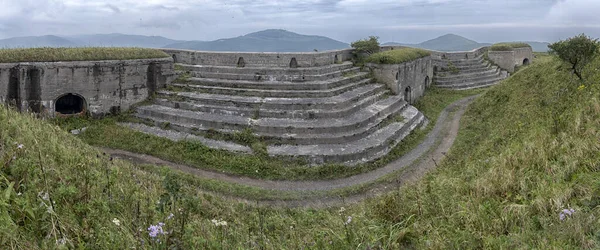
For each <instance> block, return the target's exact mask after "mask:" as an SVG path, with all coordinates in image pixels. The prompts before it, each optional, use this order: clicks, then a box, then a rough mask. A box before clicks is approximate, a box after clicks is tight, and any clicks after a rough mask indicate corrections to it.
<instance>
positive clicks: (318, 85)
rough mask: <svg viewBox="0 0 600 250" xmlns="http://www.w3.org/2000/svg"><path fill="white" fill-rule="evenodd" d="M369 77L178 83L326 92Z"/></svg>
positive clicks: (350, 76)
mask: <svg viewBox="0 0 600 250" xmlns="http://www.w3.org/2000/svg"><path fill="white" fill-rule="evenodd" d="M368 76H369V73H367V72H358V71H357V72H352V73H349V74H345V75H339V76H337V77H334V78H331V79H327V80H321V81H310V82H289V81H287V82H286V81H245V80H229V79H215V78H196V77H193V78H190V79H189V80H188V81H187V82H186V83H176V84H178V85H181V84H185V85H190V86H192V87H195V86H196V85H199V86H205V87H220V88H240V89H258V90H326V89H332V88H336V87H340V86H342V85H347V84H350V83H352V82H356V81H360V80H364V79H366V78H367V77H368ZM175 86H177V85H175Z"/></svg>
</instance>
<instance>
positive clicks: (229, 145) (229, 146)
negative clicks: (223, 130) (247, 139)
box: [119, 123, 252, 154]
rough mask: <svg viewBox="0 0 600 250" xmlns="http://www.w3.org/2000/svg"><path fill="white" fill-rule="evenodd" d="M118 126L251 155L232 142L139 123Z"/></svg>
mask: <svg viewBox="0 0 600 250" xmlns="http://www.w3.org/2000/svg"><path fill="white" fill-rule="evenodd" d="M119 125H121V126H124V127H127V128H131V129H133V130H137V131H139V132H142V133H144V134H149V135H156V136H159V137H163V138H168V139H169V140H172V141H186V140H189V141H199V142H201V143H202V144H203V145H204V146H207V147H209V148H213V149H223V150H228V151H233V152H240V153H247V154H251V153H252V149H250V147H248V146H244V145H240V144H237V143H233V142H226V141H217V140H212V139H208V138H204V137H202V136H197V135H193V134H188V133H183V132H179V131H174V130H165V129H160V128H157V127H151V126H147V125H144V124H141V123H119Z"/></svg>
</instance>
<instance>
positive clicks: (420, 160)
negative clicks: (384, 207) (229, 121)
mask: <svg viewBox="0 0 600 250" xmlns="http://www.w3.org/2000/svg"><path fill="white" fill-rule="evenodd" d="M476 97H477V96H471V97H467V98H464V99H462V100H459V101H456V102H454V103H452V104H450V105H449V106H448V107H446V108H445V109H444V110H443V111H442V112H441V114H440V116H439V117H438V120H437V122H436V124H435V126H434V128H433V129H432V131H431V132H430V133H429V134H428V135H427V137H426V138H425V140H424V141H423V142H422V143H421V144H419V145H418V146H417V147H415V148H414V149H413V150H411V151H410V152H408V153H407V154H405V155H404V156H402V157H400V158H399V159H397V160H395V161H393V162H392V163H389V164H388V165H386V166H385V167H382V168H379V169H376V170H373V171H371V172H367V173H363V174H358V175H355V176H351V177H347V178H342V179H335V180H323V181H320V180H317V181H270V180H259V179H252V178H248V177H239V176H232V175H227V174H223V173H217V172H213V171H207V170H201V169H197V168H194V167H190V166H185V165H181V164H176V163H172V162H168V161H164V160H161V159H158V158H156V157H153V156H149V155H143V154H137V153H132V152H128V151H123V150H116V149H106V148H103V149H102V150H104V151H105V152H106V153H108V154H110V155H112V156H113V157H117V158H123V159H126V160H130V161H132V162H135V163H141V164H154V165H164V166H169V167H171V168H173V169H176V170H180V171H183V172H186V173H190V174H193V175H197V176H200V177H203V178H210V179H216V180H220V181H225V182H230V183H236V184H241V185H246V186H253V187H259V188H263V189H270V190H280V191H327V190H333V189H340V188H346V187H352V186H356V185H360V184H364V183H370V182H374V181H376V180H378V179H380V178H382V177H384V176H386V175H389V174H392V173H395V172H397V171H400V170H402V171H401V173H400V174H399V176H398V177H397V178H396V181H395V183H394V185H393V186H399V185H403V184H405V183H407V182H412V181H415V180H417V179H419V178H420V177H421V176H423V175H424V174H425V173H426V172H427V171H429V170H431V169H434V168H435V167H436V165H437V163H438V162H440V161H441V160H443V158H444V156H445V154H446V152H447V151H448V150H449V149H450V147H451V146H452V144H453V143H454V140H455V139H456V136H457V134H458V129H459V127H460V118H461V117H462V115H463V114H464V112H465V110H466V107H467V106H468V105H469V104H470V103H471V102H472V101H473V100H474V99H475V98H476ZM455 111H456V112H455ZM452 113H453V116H452V117H450V119H448V116H449V115H450V114H452ZM434 146H435V148H433V147H434ZM432 148H433V149H432ZM388 186H390V183H386V184H380V185H375V186H374V187H372V188H371V189H370V191H367V192H366V193H362V194H359V195H353V196H350V197H319V198H315V199H302V200H298V201H270V202H268V203H271V204H274V205H285V206H309V207H321V206H329V205H334V204H341V203H344V202H356V201H360V200H363V199H365V198H367V197H371V196H374V195H377V194H379V193H382V192H384V191H385V190H386V189H390V188H393V187H391V186H390V187H388Z"/></svg>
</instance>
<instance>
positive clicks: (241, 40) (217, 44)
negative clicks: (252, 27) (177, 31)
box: [164, 29, 350, 52]
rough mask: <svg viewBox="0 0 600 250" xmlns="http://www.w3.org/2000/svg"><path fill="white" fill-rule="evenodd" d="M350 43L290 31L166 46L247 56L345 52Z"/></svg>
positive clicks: (258, 33)
mask: <svg viewBox="0 0 600 250" xmlns="http://www.w3.org/2000/svg"><path fill="white" fill-rule="evenodd" d="M349 47H350V46H349V45H348V44H347V43H343V42H340V41H336V40H333V39H331V38H328V37H324V36H310V35H301V34H297V33H293V32H289V31H286V30H280V29H269V30H263V31H259V32H254V33H250V34H247V35H244V36H239V37H234V38H227V39H219V40H216V41H208V42H202V41H190V42H181V43H174V44H170V45H166V46H164V48H171V49H191V50H204V51H243V52H311V51H314V50H315V49H316V50H318V51H325V50H335V49H345V48H349Z"/></svg>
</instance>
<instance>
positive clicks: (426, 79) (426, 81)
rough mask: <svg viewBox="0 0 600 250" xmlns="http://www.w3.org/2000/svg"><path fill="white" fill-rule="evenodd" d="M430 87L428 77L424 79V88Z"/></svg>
mask: <svg viewBox="0 0 600 250" xmlns="http://www.w3.org/2000/svg"><path fill="white" fill-rule="evenodd" d="M430 85H431V81H430V80H429V76H426V77H425V87H429V86H430Z"/></svg>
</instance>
